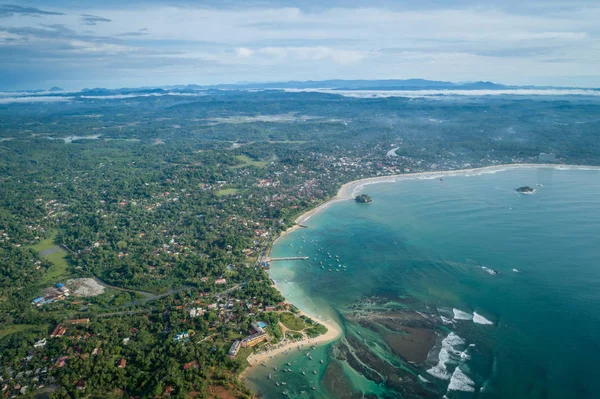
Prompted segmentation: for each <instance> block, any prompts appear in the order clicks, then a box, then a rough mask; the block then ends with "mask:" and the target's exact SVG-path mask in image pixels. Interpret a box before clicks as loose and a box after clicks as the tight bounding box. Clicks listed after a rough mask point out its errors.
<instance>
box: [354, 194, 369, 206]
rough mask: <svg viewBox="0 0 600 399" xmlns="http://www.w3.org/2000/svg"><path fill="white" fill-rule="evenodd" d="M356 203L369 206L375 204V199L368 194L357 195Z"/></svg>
mask: <svg viewBox="0 0 600 399" xmlns="http://www.w3.org/2000/svg"><path fill="white" fill-rule="evenodd" d="M354 199H355V200H356V202H360V203H361V204H368V203H371V202H373V198H371V197H369V196H368V195H367V194H361V195H357V196H356V197H355V198H354Z"/></svg>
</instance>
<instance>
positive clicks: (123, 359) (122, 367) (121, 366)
mask: <svg viewBox="0 0 600 399" xmlns="http://www.w3.org/2000/svg"><path fill="white" fill-rule="evenodd" d="M125 366H127V359H125V358H124V357H122V358H121V360H119V363H118V364H117V367H118V368H120V369H124V368H125Z"/></svg>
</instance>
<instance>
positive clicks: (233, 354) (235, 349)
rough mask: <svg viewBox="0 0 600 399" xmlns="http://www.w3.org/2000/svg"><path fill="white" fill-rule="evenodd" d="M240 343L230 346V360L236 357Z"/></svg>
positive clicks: (236, 342)
mask: <svg viewBox="0 0 600 399" xmlns="http://www.w3.org/2000/svg"><path fill="white" fill-rule="evenodd" d="M240 344H241V342H240V341H235V342H234V343H233V344H232V345H231V348H229V357H230V358H231V359H235V357H236V356H237V354H238V352H239V351H240Z"/></svg>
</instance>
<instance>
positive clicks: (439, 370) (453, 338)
mask: <svg viewBox="0 0 600 399" xmlns="http://www.w3.org/2000/svg"><path fill="white" fill-rule="evenodd" d="M464 343H465V341H464V340H463V339H462V338H461V337H459V336H458V335H456V334H454V333H453V332H451V333H450V334H448V336H447V337H446V338H444V339H443V340H442V348H441V349H440V354H439V355H438V364H436V365H435V366H433V367H432V368H430V369H429V370H427V372H428V373H429V374H431V375H432V376H434V377H437V378H439V379H442V380H449V379H450V378H451V375H450V373H449V372H448V369H447V367H446V364H447V363H456V360H455V359H456V358H458V357H460V355H461V353H462V352H461V351H459V350H457V349H455V348H454V347H455V346H459V345H464Z"/></svg>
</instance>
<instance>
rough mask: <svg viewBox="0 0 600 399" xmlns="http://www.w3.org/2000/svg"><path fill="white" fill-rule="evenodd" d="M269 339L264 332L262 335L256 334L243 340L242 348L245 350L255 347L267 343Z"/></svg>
mask: <svg viewBox="0 0 600 399" xmlns="http://www.w3.org/2000/svg"><path fill="white" fill-rule="evenodd" d="M268 338H269V336H268V335H267V333H265V332H262V333H260V332H259V333H256V334H252V335H250V336H248V337H246V338H244V339H243V340H242V347H243V348H251V347H253V346H254V345H257V344H259V343H261V342H263V341H266V340H267V339H268Z"/></svg>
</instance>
